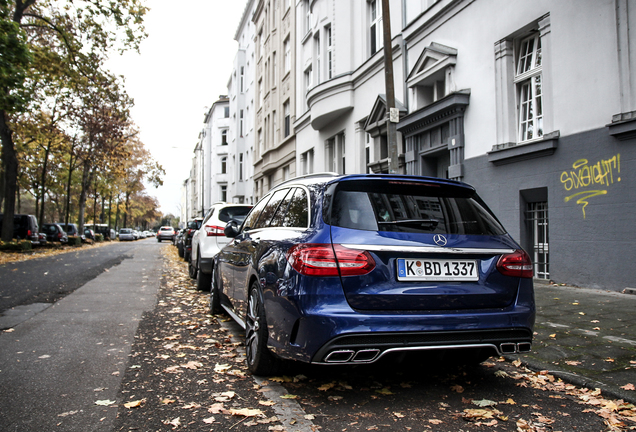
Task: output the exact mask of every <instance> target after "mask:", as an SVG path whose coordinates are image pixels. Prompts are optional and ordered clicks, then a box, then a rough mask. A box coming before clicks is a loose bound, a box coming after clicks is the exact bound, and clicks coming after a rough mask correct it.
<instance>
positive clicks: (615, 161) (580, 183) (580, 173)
mask: <svg viewBox="0 0 636 432" xmlns="http://www.w3.org/2000/svg"><path fill="white" fill-rule="evenodd" d="M620 173H621V155H620V154H616V155H615V156H613V157H611V158H609V159H604V160H600V161H598V162H596V163H595V164H593V165H590V164H589V163H588V160H587V159H579V160H577V161H576V162H574V163H573V164H572V169H571V170H569V171H563V172H562V173H561V178H560V180H561V183H562V184H563V187H564V188H565V190H566V191H571V190H578V189H582V188H587V187H589V186H596V187H598V186H599V185H600V186H605V187H608V186H610V185H613V184H614V182H615V181H616V182H620V181H621V178H620ZM606 194H607V190H586V191H582V192H577V193H575V194H573V195H570V196H568V197H566V198H565V202H568V201H571V200H573V199H575V198H578V199H577V200H576V203H577V204H579V205H581V206H582V207H581V210H582V211H583V219H585V207H587V205H588V204H589V202H588V200H589V199H590V198H593V197H596V196H599V195H606Z"/></svg>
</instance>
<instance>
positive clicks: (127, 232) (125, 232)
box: [119, 228, 135, 241]
mask: <svg viewBox="0 0 636 432" xmlns="http://www.w3.org/2000/svg"><path fill="white" fill-rule="evenodd" d="M134 239H135V236H134V235H133V230H132V228H121V229H120V230H119V241H126V240H127V241H133V240H134Z"/></svg>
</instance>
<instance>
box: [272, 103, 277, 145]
mask: <svg viewBox="0 0 636 432" xmlns="http://www.w3.org/2000/svg"><path fill="white" fill-rule="evenodd" d="M276 128H278V119H277V116H276V111H275V110H274V111H272V140H273V141H274V143H276V142H277V140H278V135H277V134H276Z"/></svg>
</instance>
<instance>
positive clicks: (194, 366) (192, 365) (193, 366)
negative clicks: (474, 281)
mask: <svg viewBox="0 0 636 432" xmlns="http://www.w3.org/2000/svg"><path fill="white" fill-rule="evenodd" d="M181 367H182V368H186V369H199V368H200V367H203V363H199V362H195V361H189V362H187V363H185V364H182V365H181ZM215 372H216V370H215Z"/></svg>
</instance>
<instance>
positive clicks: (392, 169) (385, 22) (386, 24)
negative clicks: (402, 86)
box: [382, 0, 400, 174]
mask: <svg viewBox="0 0 636 432" xmlns="http://www.w3.org/2000/svg"><path fill="white" fill-rule="evenodd" d="M382 31H383V36H384V74H385V76H384V82H385V86H386V111H387V141H388V145H389V174H398V148H397V125H396V123H397V122H399V121H400V111H399V110H398V109H397V108H396V107H395V88H394V85H393V47H392V46H391V14H390V11H389V0H382Z"/></svg>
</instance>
